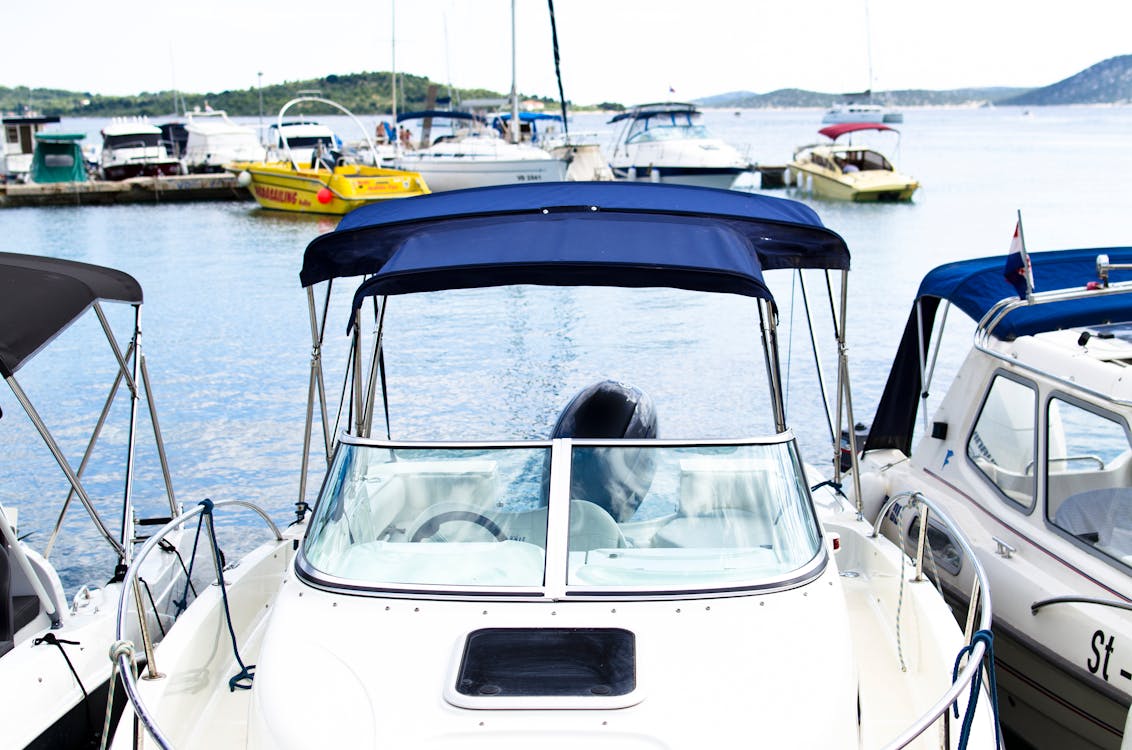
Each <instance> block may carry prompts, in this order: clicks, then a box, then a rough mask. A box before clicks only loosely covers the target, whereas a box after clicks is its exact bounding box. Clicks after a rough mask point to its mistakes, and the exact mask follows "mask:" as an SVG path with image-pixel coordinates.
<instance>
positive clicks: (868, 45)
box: [865, 0, 873, 101]
mask: <svg viewBox="0 0 1132 750" xmlns="http://www.w3.org/2000/svg"><path fill="white" fill-rule="evenodd" d="M865 52H866V54H867V55H868V61H869V89H868V91H869V101H872V98H873V24H872V22H871V21H870V20H869V0H865Z"/></svg>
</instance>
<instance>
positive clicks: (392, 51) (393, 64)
mask: <svg viewBox="0 0 1132 750" xmlns="http://www.w3.org/2000/svg"><path fill="white" fill-rule="evenodd" d="M389 55H390V60H389V67H390V68H392V72H391V73H390V80H391V81H392V84H391V87H390V90H391V91H392V92H393V105H392V107H393V127H394V128H396V127H397V3H396V2H392V3H390V4H389ZM394 140H395V141H396V142H397V143H400V142H401V141H400V139H398V138H396V135H394Z"/></svg>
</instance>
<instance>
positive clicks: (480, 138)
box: [394, 110, 567, 192]
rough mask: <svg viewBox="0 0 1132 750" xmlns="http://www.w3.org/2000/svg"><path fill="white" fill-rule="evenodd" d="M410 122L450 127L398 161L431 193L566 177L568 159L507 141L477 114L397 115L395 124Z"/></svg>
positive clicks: (526, 144)
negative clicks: (418, 177)
mask: <svg viewBox="0 0 1132 750" xmlns="http://www.w3.org/2000/svg"><path fill="white" fill-rule="evenodd" d="M411 120H440V121H447V122H449V123H451V128H450V130H449V132H447V133H445V134H443V135H440V136H438V137H436V138H435V139H434V140H433V141H432V142H431V143H429V144H421V147H419V148H407V149H402V150H401V151H400V152H399V153H398V154H397V156H396V157H395V159H394V163H395V164H396V165H397V168H398V169H403V170H407V171H410V172H418V173H420V175H421V177H423V178H424V180H425V182H426V183H428V186H429V188H430V189H431V190H432V191H433V192H440V191H444V190H461V189H464V188H473V187H486V186H491V185H516V184H523V183H530V182H559V181H561V180H564V179H566V167H567V162H566V160H565V159H561V158H556V157H554V156H552V155H551V154H549V153H547V152H546V151H544V150H543V149H541V148H539V147H538V146H533V145H531V144H530V143H511V142H508V141H505V140H503V138H501V137H500V135H499V133H498V132H497V131H496V130H494V129H493V128H491V127H489V126H488V125H487V123H486V122H485V121H484V119H483V118H482V117H479V116H477V115H473V114H470V113H467V112H455V111H450V110H432V111H421V112H405V113H403V114H400V115H398V116H397V122H405V121H411Z"/></svg>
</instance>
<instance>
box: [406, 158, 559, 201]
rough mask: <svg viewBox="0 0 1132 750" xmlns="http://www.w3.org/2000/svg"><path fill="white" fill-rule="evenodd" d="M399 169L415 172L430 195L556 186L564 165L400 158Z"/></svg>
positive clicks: (555, 162) (541, 161)
mask: <svg viewBox="0 0 1132 750" xmlns="http://www.w3.org/2000/svg"><path fill="white" fill-rule="evenodd" d="M398 168H399V169H406V170H409V171H412V172H419V173H420V175H421V176H422V177H424V180H425V183H426V184H427V185H428V187H429V189H430V190H432V192H434V193H436V192H441V191H444V190H463V189H465V188H475V187H487V186H489V185H516V184H520V183H529V182H560V181H562V180H565V179H566V162H565V161H562V160H559V159H514V160H493V159H473V158H461V157H449V158H444V157H430V156H427V155H426V156H423V157H414V156H404V157H402V158H401V159H400V161H399V162H398Z"/></svg>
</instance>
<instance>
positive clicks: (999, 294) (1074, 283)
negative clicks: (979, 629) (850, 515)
mask: <svg viewBox="0 0 1132 750" xmlns="http://www.w3.org/2000/svg"><path fill="white" fill-rule="evenodd" d="M1030 260H1031V263H1032V268H1033V278H1034V280H1035V281H1036V283H1037V284H1038V285H1040V286H1039V288H1040V289H1041V290H1042V291H1037V292H1034V293H1033V294H1032V295H1031V296H1030V297H1029V299H1026V298H1019V296H1018V295H1017V294H1016V293H1015V292H1014V290H1013V289H1012V288H1011V286H1010V285H1009V284H1008V283H1007V281H1006V279H1005V278H1004V273H1003V270H1004V264H1003V257H1002V256H998V257H993V258H978V259H972V260H964V261H959V262H956V263H950V264H948V265H944V266H940V267H939V268H936V269H934V270H933V271H931V272H930V273H929V274H928V275H927V276H925V277H924V280H923V281H922V283H921V284H920V289H919V291H918V292H917V294H916V299H915V303H914V306H913V310H912V313H911V315H910V316H909V318H908V323H907V326H906V327H905V329H904V336H903V339H902V340H901V342H900V347H899V349H898V351H897V355H896V361H895V362H894V364H893V366H892V370H891V373H890V375H889V379H888V384H887V385H886V387H885V390H884V395H883V397H882V399H881V401H880V404H879V406H878V408H877V413H876V417H875V421H874V422H873V425H872V428H871V430H870V432H869V435H868V438H867V441H866V442H865V446H864V447H865V454H864V458H863V459H862V465H861V472H862V473H861V477H860V486H861V492H862V497H863V502H864V506H865V507H866V508H867V509H874V510H875V509H876V508H877V507H879V504H880V503H881V502H882V501H884V500H885V499H888V500H889V502H893V501H895V502H896V503H897V505H899V506H900V507H901V508H903V507H904V506H906V505H907V504H908V501H909V500H910V499H912V498H914V497H919V496H924V497H928V498H931V499H932V500H933V501H934V502H935V503H937V504H938V505H939V506H941V507H943V508H946V509H947V511H948V513H949V514H950V515H951V517H952V518H954V519H955V521H956V522H957V523H958V525H959V526H960V527H961V528H962V529H963V530H964V531H965V532H966V533H967V535H968V537H969V539H970V541H971V544H972V545H973V546H974V548H975V552H976V553H977V555H978V556H979V559H980V560H981V561H982V564H983V566H984V567H985V569H986V571H987V575H988V577H989V579H990V585H991V586H992V588H993V590H994V594H995V602H994V636H995V649H996V650H995V658H996V662H997V668H998V669H997V672H998V687H999V705H1000V706H1001V707H1002V716H1003V725H1004V727H1006V728H1007V729H1010V730H1012V731H1013V732H1014V733H1016V734H1017V735H1018V736H1019V737H1020V738H1021V739H1022V740H1023V741H1025V742H1026V743H1028V744H1031V745H1033V746H1034V747H1036V748H1067V747H1073V748H1119V747H1125V748H1127V747H1129V746H1132V738H1130V737H1129V736H1128V734H1127V733H1126V729H1125V727H1126V721H1127V717H1128V713H1129V711H1128V707H1129V703H1130V702H1132V617H1130V616H1129V611H1130V610H1132V489H1130V488H1132V437H1130V435H1132V433H1130V425H1132V380H1130V379H1129V378H1128V367H1129V364H1130V363H1132V248H1127V247H1121V248H1098V249H1091V250H1064V251H1055V252H1041V253H1033V254H1031V255H1030ZM952 306H954V307H957V308H958V309H959V310H961V311H963V312H964V313H966V314H967V315H968V316H969V317H970V318H971V319H972V320H974V321H977V325H976V327H975V332H974V342H973V346H972V347H970V350H969V353H968V354H967V356H966V359H965V360H964V361H963V363H962V365H961V366H960V367H959V369H958V371H957V372H956V374H955V377H954V379H953V381H952V382H951V384H950V385H949V386H947V384H946V383H941V384H939V385H937V386H934V387H933V384H932V380H933V378H932V373H933V371H934V370H935V361H936V357H937V352H939V351H940V349H939V347H940V342H941V341H944V334H945V329H944V326H945V323H946V322H947V318H948V316H947V311H948V310H949V309H950V308H951V307H952ZM937 320H938V321H939V322H938V325H937V323H936V322H937ZM952 327H954V326H952ZM961 330H963V331H964V332H965V331H966V329H961ZM945 343H946V342H945ZM944 386H947V390H946V393H945V395H944V396H943V398H942V399H941V400H940V401H939V406H938V409H937V410H936V411H935V412H934V415H931V416H930V419H929V413H928V408H927V405H926V403H925V402H924V398H925V397H926V395H927V393H928V392H929V391H931V390H934V389H937V388H942V387H944ZM917 416H919V417H921V418H922V420H923V421H922V423H919V425H920V426H919V427H918V426H917V425H918V420H917ZM914 434H918V440H917V441H916V442H915V444H914V447H913V436H914ZM898 510H899V509H897V510H895V511H894V512H893V515H892V517H891V521H892V522H895V523H894V524H893V523H889V524H886V529H887V532H888V533H891V534H892V535H893V536H896V535H898V534H899V535H902V536H903V537H904V538H906V539H914V538H918V536H919V528H920V523H919V521H918V519H917V518H916V515H915V514H911V513H903V514H900V513H899V512H898ZM927 528H928V543H929V545H930V547H931V548H932V549H933V551H934V554H935V558H936V561H937V567H938V577H939V579H940V581H941V583H942V585H943V587H944V590H945V592H947V593H948V595H949V596H950V597H951V598H952V599H953V600H955V601H956V602H958V603H959V604H960V606H965V602H966V591H967V588H966V587H967V585H969V583H970V579H971V574H972V571H971V569H970V566H967V565H965V564H963V562H962V561H961V560H959V559H958V558H957V557H956V556H955V551H956V546H955V545H954V544H953V543H952V540H951V539H950V538H949V536H948V533H947V532H946V530H944V529H939V528H936V527H935V526H933V525H928V527H927Z"/></svg>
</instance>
